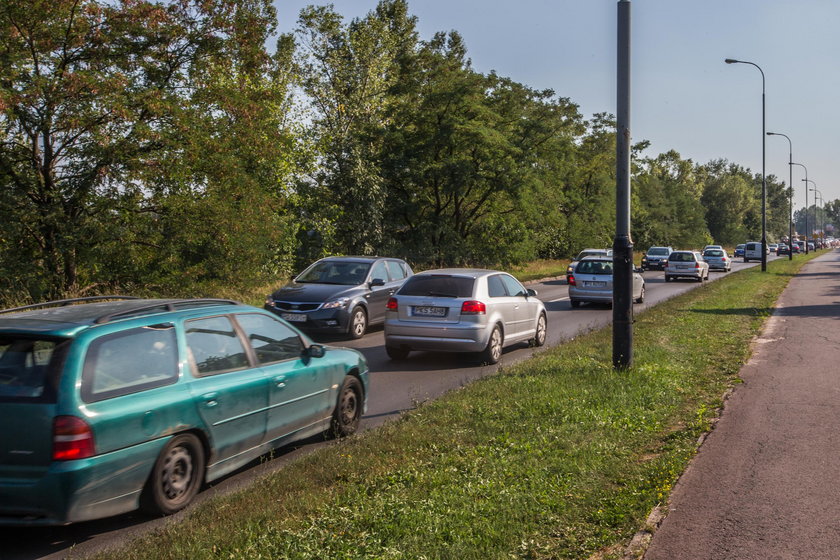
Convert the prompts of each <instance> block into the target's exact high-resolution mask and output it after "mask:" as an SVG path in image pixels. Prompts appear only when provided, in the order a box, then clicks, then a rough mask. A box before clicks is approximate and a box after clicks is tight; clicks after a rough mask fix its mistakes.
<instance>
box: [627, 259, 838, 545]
mask: <svg viewBox="0 0 840 560" xmlns="http://www.w3.org/2000/svg"><path fill="white" fill-rule="evenodd" d="M741 378H742V379H743V380H744V383H743V385H738V386H736V388H735V390H734V392H733V393H732V395H731V397H730V398H729V400H728V401H727V403H726V406H725V408H724V411H723V414H722V415H721V418H720V421H719V422H718V423H717V426H716V427H715V429H714V430H713V431H712V432H711V434H709V437H708V438H707V439H706V441H705V443H704V444H703V446H702V447H701V448H700V451H699V453H698V454H697V456H696V457H695V458H694V460H693V461H692V463H691V465H690V466H689V468H688V469H687V470H686V472H685V473H684V474H683V476H682V477H681V478H680V480H679V482H678V484H677V485H676V487H675V489H674V492H673V494H672V497H671V501H670V503H669V511H668V515H667V517H666V518H665V520H664V521H663V522H662V525H661V526H660V527H659V529H658V530H657V531H656V533H655V534H654V536H653V540H652V541H651V544H650V546H649V548H648V550H647V553H646V554H645V556H644V558H645V560H679V559H691V560H702V559H761V560H767V559H804V558H807V559H832V560H835V559H838V558H840V252H838V251H831V252H829V253H827V254H825V255H823V256H821V257H818V258H816V259H815V260H813V261H811V262H810V263H808V264H807V265H806V266H805V267H804V268H803V269H802V270H801V272H800V273H799V274H798V275H797V276H796V277H794V278H793V279H791V282H790V284H789V285H788V287H787V289H785V291H784V292H783V293H782V296H781V297H780V298H779V302H778V304H777V309H776V311H775V313H774V315H773V316H772V317H771V318H770V319H769V321H768V323H767V325H766V326H765V329H764V331H763V333H762V334H761V336H760V338H759V339H758V340H757V341H756V345H755V351H754V354H753V357H752V359H751V360H750V361H749V363H747V364H746V365H745V366H744V367H743V368H742V369H741Z"/></svg>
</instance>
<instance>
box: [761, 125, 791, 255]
mask: <svg viewBox="0 0 840 560" xmlns="http://www.w3.org/2000/svg"><path fill="white" fill-rule="evenodd" d="M767 136H784V137H785V139H786V140H787V141H788V147H789V148H790V150H789V151H788V156H789V157H788V171H789V172H790V179H789V180H788V189H789V192H788V212H789V213H790V217H789V218H788V229H789V232H788V249H790V250H789V251H788V260H791V261H792V260H793V141H792V140H791V139H790V136H788V135H787V134H782V133H781V132H768V133H767Z"/></svg>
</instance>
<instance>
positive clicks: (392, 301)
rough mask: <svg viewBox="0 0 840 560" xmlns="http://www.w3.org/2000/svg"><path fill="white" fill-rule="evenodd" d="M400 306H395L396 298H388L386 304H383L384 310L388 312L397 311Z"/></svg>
mask: <svg viewBox="0 0 840 560" xmlns="http://www.w3.org/2000/svg"><path fill="white" fill-rule="evenodd" d="M399 308H400V306H399V305H398V304H397V298H395V297H392V298H388V303H386V304H385V309H387V310H388V311H397V310H398V309H399Z"/></svg>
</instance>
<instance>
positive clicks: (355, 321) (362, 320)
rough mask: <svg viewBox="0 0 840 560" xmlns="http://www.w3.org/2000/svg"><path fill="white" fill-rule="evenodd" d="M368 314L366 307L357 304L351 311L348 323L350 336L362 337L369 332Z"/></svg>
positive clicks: (354, 337)
mask: <svg viewBox="0 0 840 560" xmlns="http://www.w3.org/2000/svg"><path fill="white" fill-rule="evenodd" d="M367 326H368V316H367V312H366V311H365V308H364V307H362V306H361V305H357V306H356V307H354V308H353V311H351V312H350V324H349V325H347V334H348V335H350V338H353V339H356V338H362V337H363V336H365V333H366V332H367Z"/></svg>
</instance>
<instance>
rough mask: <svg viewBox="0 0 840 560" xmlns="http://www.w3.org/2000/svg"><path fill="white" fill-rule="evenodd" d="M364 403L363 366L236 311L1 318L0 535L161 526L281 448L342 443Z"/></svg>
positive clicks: (222, 303)
mask: <svg viewBox="0 0 840 560" xmlns="http://www.w3.org/2000/svg"><path fill="white" fill-rule="evenodd" d="M97 300H98V301H97ZM367 393H368V366H367V362H366V361H365V358H364V356H362V354H360V353H359V352H357V351H356V350H352V349H348V348H335V347H328V346H322V345H320V344H314V343H313V342H312V341H311V340H309V339H308V338H307V337H306V336H305V335H303V334H301V333H300V332H299V331H297V330H296V329H295V328H294V327H292V326H290V325H289V324H288V323H286V322H285V321H283V320H282V319H280V318H278V317H276V316H275V315H273V314H271V313H269V312H268V311H265V310H263V309H258V308H256V307H251V306H250V305H243V304H241V303H237V302H235V301H228V300H217V299H198V300H192V299H190V300H161V299H135V298H126V297H117V296H111V297H99V298H78V299H75V300H61V301H55V302H49V303H46V304H38V305H32V306H26V307H23V308H14V309H6V310H3V311H2V312H0V418H3V430H2V431H0V524H3V525H63V524H67V523H74V522H79V521H86V520H90V519H98V518H102V517H108V516H113V515H117V514H121V513H125V512H129V511H132V510H134V509H137V508H138V507H140V508H142V509H143V510H145V511H146V512H149V513H151V514H154V515H167V514H171V513H174V512H176V511H178V510H180V509H182V508H184V507H186V506H187V505H188V504H189V503H190V502H191V501H192V499H193V498H194V497H195V495H196V493H197V492H198V491H199V490H200V488H201V487H202V485H203V484H205V483H209V482H212V481H214V480H217V479H219V478H220V477H223V476H225V475H227V474H229V473H231V472H233V471H235V470H237V469H239V468H241V467H244V466H245V465H247V464H248V463H250V462H252V461H253V460H254V459H256V458H258V457H260V456H262V455H265V454H266V453H268V452H270V451H271V450H272V449H274V448H275V447H277V446H279V445H283V444H285V443H289V442H293V441H296V440H300V439H303V438H307V437H311V436H313V435H315V434H317V433H320V432H325V431H328V433H330V434H332V435H336V436H341V435H349V434H351V433H353V432H354V431H355V430H356V428H357V427H358V425H359V422H360V420H361V417H362V413H363V412H364V409H365V406H366V405H365V403H366V397H367Z"/></svg>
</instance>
